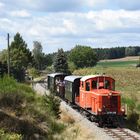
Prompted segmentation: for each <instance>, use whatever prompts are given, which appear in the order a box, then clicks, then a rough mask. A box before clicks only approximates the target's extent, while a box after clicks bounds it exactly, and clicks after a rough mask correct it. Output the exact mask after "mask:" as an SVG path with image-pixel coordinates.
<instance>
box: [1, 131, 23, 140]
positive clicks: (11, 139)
mask: <svg viewBox="0 0 140 140" xmlns="http://www.w3.org/2000/svg"><path fill="white" fill-rule="evenodd" d="M0 139H1V140H22V136H21V135H20V134H17V133H5V131H4V130H2V129H0Z"/></svg>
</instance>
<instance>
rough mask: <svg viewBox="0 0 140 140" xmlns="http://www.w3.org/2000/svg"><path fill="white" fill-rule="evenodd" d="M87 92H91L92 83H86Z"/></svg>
mask: <svg viewBox="0 0 140 140" xmlns="http://www.w3.org/2000/svg"><path fill="white" fill-rule="evenodd" d="M86 91H90V83H89V82H86Z"/></svg>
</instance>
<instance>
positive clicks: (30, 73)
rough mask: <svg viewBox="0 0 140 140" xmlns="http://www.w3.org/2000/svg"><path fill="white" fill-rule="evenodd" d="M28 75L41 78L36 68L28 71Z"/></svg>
mask: <svg viewBox="0 0 140 140" xmlns="http://www.w3.org/2000/svg"><path fill="white" fill-rule="evenodd" d="M28 73H29V75H30V76H32V77H35V78H36V77H38V76H39V71H38V70H37V69H35V68H30V69H28Z"/></svg>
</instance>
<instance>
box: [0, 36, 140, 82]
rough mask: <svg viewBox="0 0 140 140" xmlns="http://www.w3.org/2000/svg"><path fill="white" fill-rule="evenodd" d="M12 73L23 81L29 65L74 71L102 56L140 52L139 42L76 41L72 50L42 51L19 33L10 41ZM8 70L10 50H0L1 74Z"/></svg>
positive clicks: (38, 44) (87, 65)
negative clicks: (103, 45) (100, 43)
mask: <svg viewBox="0 0 140 140" xmlns="http://www.w3.org/2000/svg"><path fill="white" fill-rule="evenodd" d="M9 49H10V68H11V69H10V75H11V76H13V77H14V78H15V79H17V80H18V81H24V80H25V75H26V73H27V72H28V71H27V70H28V69H31V70H32V71H33V72H36V71H41V70H45V69H46V68H48V67H49V68H50V69H49V70H51V71H54V72H67V73H70V72H73V71H74V70H75V69H77V68H83V67H93V66H95V65H96V64H97V62H98V61H99V60H103V59H115V58H122V57H126V56H138V55H140V47H139V46H130V47H116V48H91V47H90V46H82V45H76V46H75V47H74V48H73V49H71V50H70V51H66V52H64V50H63V49H62V48H61V49H58V52H55V53H52V54H45V53H43V47H42V45H41V43H40V42H38V41H34V42H33V50H32V51H31V50H29V48H28V46H27V44H26V42H25V41H24V40H23V38H22V36H21V35H20V34H19V33H17V34H16V35H15V36H14V40H13V41H12V42H11V44H10V47H9ZM5 73H7V50H6V49H5V50H3V51H2V52H0V76H3V75H4V74H5Z"/></svg>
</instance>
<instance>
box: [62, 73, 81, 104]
mask: <svg viewBox="0 0 140 140" xmlns="http://www.w3.org/2000/svg"><path fill="white" fill-rule="evenodd" d="M80 79H81V76H75V75H71V76H66V77H65V78H64V81H65V99H67V100H69V101H70V102H71V103H75V101H76V100H78V99H77V97H79V87H80Z"/></svg>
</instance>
